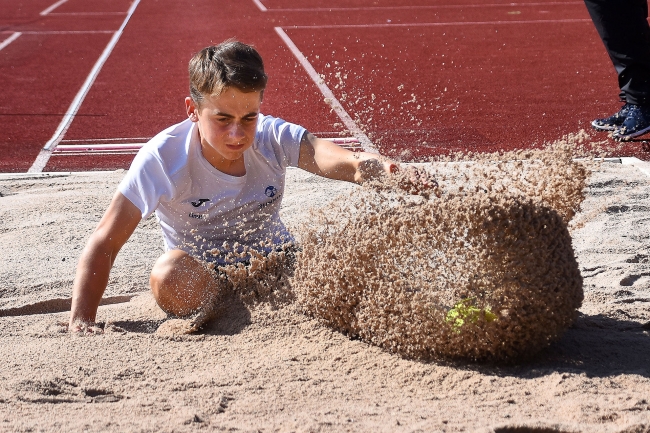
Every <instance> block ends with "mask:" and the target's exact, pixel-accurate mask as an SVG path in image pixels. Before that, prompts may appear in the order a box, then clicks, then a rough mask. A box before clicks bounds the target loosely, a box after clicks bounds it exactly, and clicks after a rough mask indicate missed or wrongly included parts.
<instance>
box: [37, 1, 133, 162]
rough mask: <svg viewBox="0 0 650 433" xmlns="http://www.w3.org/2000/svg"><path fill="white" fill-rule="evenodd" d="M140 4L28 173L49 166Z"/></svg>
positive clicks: (110, 45)
mask: <svg viewBox="0 0 650 433" xmlns="http://www.w3.org/2000/svg"><path fill="white" fill-rule="evenodd" d="M139 4H140V0H135V1H134V2H133V3H132V4H131V7H130V8H129V10H128V13H127V15H126V18H125V19H124V21H123V22H122V25H121V26H120V28H119V29H118V30H117V31H116V32H115V34H114V35H113V37H112V38H111V40H110V41H109V42H108V45H106V48H104V51H103V52H102V55H101V56H100V57H99V59H97V62H96V63H95V66H93V68H92V70H91V71H90V73H89V74H88V77H87V78H86V81H85V82H84V83H83V85H82V86H81V89H79V92H77V95H76V96H75V98H74V100H73V101H72V103H71V104H70V107H69V108H68V111H67V112H66V114H65V116H64V117H63V119H62V120H61V123H60V124H59V126H58V128H57V129H56V131H55V132H54V135H53V136H52V138H50V140H49V141H48V142H47V143H45V146H43V149H41V151H40V152H39V154H38V156H37V157H36V160H35V161H34V163H33V164H32V166H31V167H30V168H29V170H27V172H28V173H40V172H42V171H43V169H44V168H45V166H46V165H47V161H48V160H49V159H50V156H52V150H53V149H54V148H56V145H57V144H59V142H60V141H61V140H62V139H63V136H64V135H65V133H66V132H67V131H68V128H69V127H70V124H71V123H72V120H73V119H74V117H75V115H76V114H77V111H79V108H80V107H81V104H82V102H83V100H84V99H85V98H86V95H87V94H88V91H89V90H90V87H91V86H92V85H93V83H94V82H95V79H96V78H97V75H99V71H100V70H101V69H102V67H103V66H104V63H106V60H107V59H108V56H110V55H111V52H112V51H113V48H115V45H117V41H119V40H120V36H122V33H123V32H124V28H125V27H126V24H127V23H128V22H129V20H130V19H131V16H132V15H133V13H134V12H135V9H136V8H137V7H138V5H139Z"/></svg>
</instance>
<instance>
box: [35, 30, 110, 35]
mask: <svg viewBox="0 0 650 433" xmlns="http://www.w3.org/2000/svg"><path fill="white" fill-rule="evenodd" d="M92 33H115V30H43V31H26V32H23V34H24V35H77V34H92Z"/></svg>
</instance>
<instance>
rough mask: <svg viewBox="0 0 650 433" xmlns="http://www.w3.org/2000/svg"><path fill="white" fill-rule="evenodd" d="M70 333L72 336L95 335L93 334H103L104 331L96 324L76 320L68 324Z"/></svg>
mask: <svg viewBox="0 0 650 433" xmlns="http://www.w3.org/2000/svg"><path fill="white" fill-rule="evenodd" d="M68 332H69V333H71V334H80V335H93V334H103V333H104V330H103V329H102V328H100V327H99V326H98V325H97V324H96V323H94V322H85V321H83V320H75V321H72V322H70V324H68Z"/></svg>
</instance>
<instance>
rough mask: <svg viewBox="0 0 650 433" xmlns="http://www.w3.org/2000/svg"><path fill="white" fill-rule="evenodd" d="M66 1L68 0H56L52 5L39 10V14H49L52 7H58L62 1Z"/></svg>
mask: <svg viewBox="0 0 650 433" xmlns="http://www.w3.org/2000/svg"><path fill="white" fill-rule="evenodd" d="M67 1H68V0H59V1H58V2H56V3H54V4H53V5H52V6H50V7H49V8H47V9H43V10H42V11H41V16H45V15H47V14H49V13H50V12H52V11H53V10H54V9H56V8H58V7H59V6H61V5H62V4H63V3H65V2H67Z"/></svg>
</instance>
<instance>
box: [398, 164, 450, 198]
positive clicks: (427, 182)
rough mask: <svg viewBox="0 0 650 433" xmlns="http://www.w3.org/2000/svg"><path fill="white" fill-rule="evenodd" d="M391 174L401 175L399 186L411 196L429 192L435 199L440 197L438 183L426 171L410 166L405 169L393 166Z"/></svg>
mask: <svg viewBox="0 0 650 433" xmlns="http://www.w3.org/2000/svg"><path fill="white" fill-rule="evenodd" d="M391 172H392V173H400V172H401V173H403V177H402V178H401V179H400V182H399V186H400V188H402V189H403V190H404V191H407V192H409V193H411V194H426V193H428V192H429V191H431V192H433V193H434V194H435V195H436V197H440V190H439V188H438V187H439V185H438V182H437V181H436V180H435V179H434V177H433V176H432V175H431V173H429V172H428V171H427V170H424V169H418V168H417V167H413V166H412V165H409V166H406V167H400V166H397V165H395V168H394V169H393V170H391Z"/></svg>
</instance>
